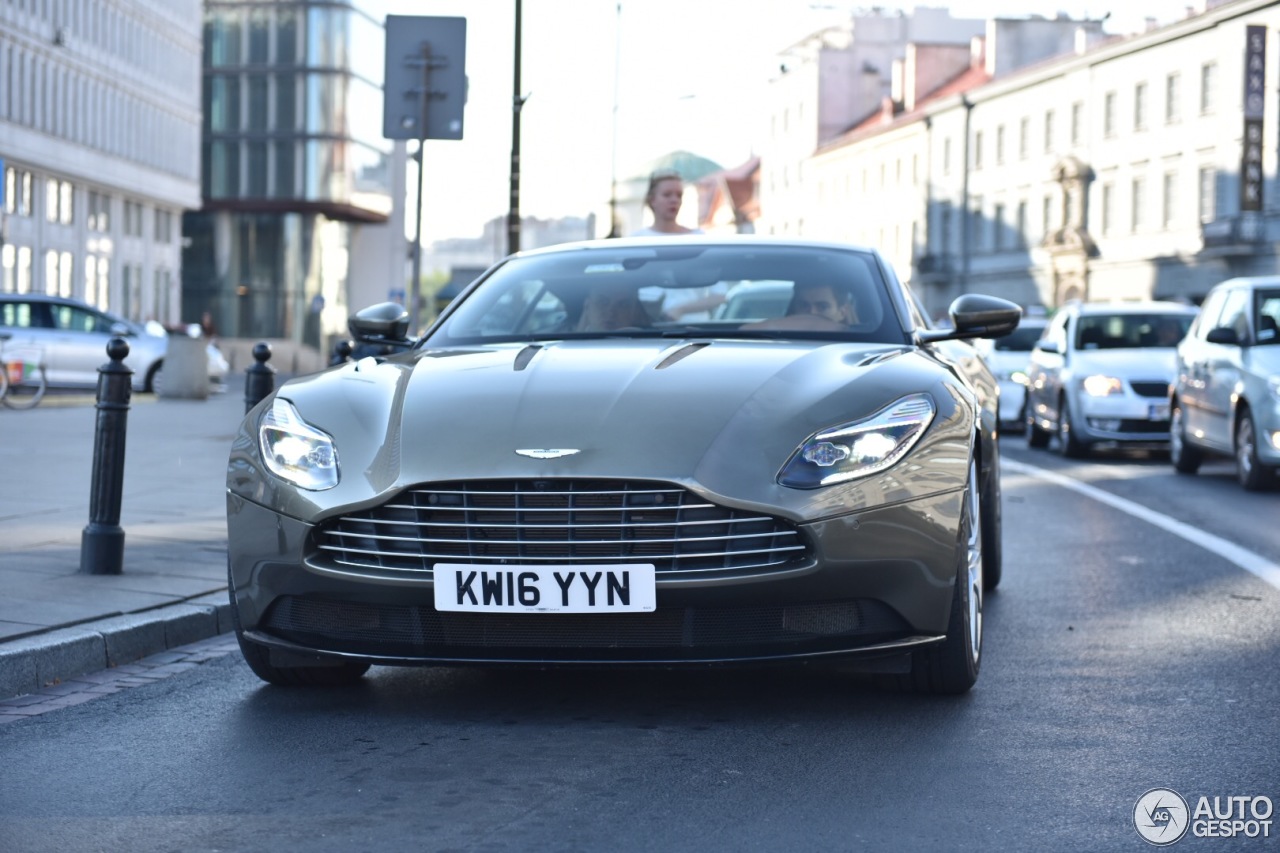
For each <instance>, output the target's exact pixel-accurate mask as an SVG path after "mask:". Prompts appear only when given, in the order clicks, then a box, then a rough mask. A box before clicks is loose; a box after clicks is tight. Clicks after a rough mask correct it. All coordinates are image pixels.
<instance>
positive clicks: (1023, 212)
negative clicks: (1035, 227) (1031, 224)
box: [1016, 201, 1027, 246]
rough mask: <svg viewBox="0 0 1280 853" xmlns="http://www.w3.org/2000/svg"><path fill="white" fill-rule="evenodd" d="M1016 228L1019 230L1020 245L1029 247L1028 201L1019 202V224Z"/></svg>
mask: <svg viewBox="0 0 1280 853" xmlns="http://www.w3.org/2000/svg"><path fill="white" fill-rule="evenodd" d="M1016 227H1017V229H1018V234H1017V238H1018V245H1019V246H1025V245H1027V203H1026V201H1020V202H1018V222H1017V226H1016Z"/></svg>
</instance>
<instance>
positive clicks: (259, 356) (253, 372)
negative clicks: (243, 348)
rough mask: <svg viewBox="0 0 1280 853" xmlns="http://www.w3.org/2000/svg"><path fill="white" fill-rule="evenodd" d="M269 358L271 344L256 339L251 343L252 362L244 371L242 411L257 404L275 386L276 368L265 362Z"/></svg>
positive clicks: (247, 410)
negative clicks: (254, 342)
mask: <svg viewBox="0 0 1280 853" xmlns="http://www.w3.org/2000/svg"><path fill="white" fill-rule="evenodd" d="M270 358H271V344H269V343H267V342H266V341H258V342H257V343H256V344H254V345H253V360H254V363H253V364H251V365H249V366H248V367H247V368H245V371H244V412H245V414H246V415H247V414H249V410H250V409H252V408H253V407H254V406H256V405H258V404H259V403H261V402H262V401H263V399H264V398H265V397H266V396H267V395H268V394H270V393H271V392H272V391H273V390H275V387H276V369H275V368H274V367H272V366H271V365H269V364H267V360H268V359H270Z"/></svg>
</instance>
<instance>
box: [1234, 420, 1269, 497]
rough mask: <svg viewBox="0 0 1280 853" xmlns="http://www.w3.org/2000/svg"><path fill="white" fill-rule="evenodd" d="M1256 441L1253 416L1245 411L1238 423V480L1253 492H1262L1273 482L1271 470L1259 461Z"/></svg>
mask: <svg viewBox="0 0 1280 853" xmlns="http://www.w3.org/2000/svg"><path fill="white" fill-rule="evenodd" d="M1256 441H1257V437H1256V435H1255V433H1254V429H1253V415H1252V414H1251V413H1250V412H1249V410H1248V409H1245V410H1244V411H1242V412H1241V413H1240V418H1239V420H1237V421H1236V479H1237V480H1238V481H1239V482H1240V485H1241V486H1243V487H1244V488H1245V489H1247V490H1249V491H1251V492H1257V491H1261V490H1262V489H1265V488H1267V487H1268V486H1270V485H1271V482H1272V472H1271V469H1270V468H1268V467H1267V466H1266V465H1263V464H1262V463H1261V462H1259V461H1258V445H1257V444H1256Z"/></svg>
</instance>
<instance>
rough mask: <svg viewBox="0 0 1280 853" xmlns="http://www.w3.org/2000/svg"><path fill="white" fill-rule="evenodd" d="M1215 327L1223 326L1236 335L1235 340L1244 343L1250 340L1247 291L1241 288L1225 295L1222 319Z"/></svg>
mask: <svg viewBox="0 0 1280 853" xmlns="http://www.w3.org/2000/svg"><path fill="white" fill-rule="evenodd" d="M1216 325H1218V326H1225V327H1226V328H1228V329H1230V330H1231V331H1233V332H1235V333H1236V340H1238V341H1240V342H1241V343H1244V342H1246V341H1249V340H1252V336H1251V335H1250V334H1249V291H1248V290H1245V289H1243V288H1241V289H1238V290H1231V291H1229V292H1228V293H1227V298H1226V301H1225V302H1224V303H1223V305H1222V319H1221V320H1219V321H1218V322H1217V323H1216Z"/></svg>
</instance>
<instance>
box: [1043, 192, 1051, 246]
mask: <svg viewBox="0 0 1280 853" xmlns="http://www.w3.org/2000/svg"><path fill="white" fill-rule="evenodd" d="M1040 216H1041V221H1043V222H1044V233H1045V236H1046V237H1047V236H1048V235H1049V232H1050V231H1052V230H1053V196H1051V195H1046V196H1045V197H1044V204H1043V205H1042V209H1041V211H1040Z"/></svg>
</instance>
